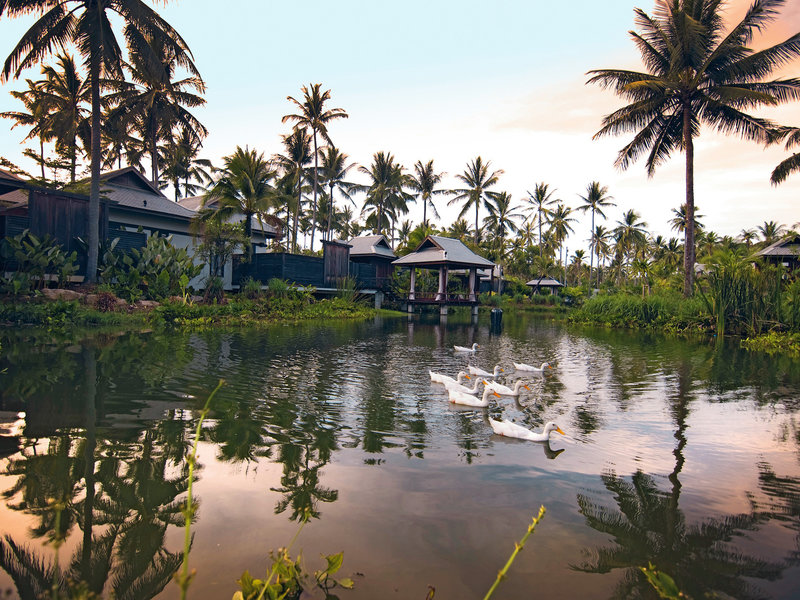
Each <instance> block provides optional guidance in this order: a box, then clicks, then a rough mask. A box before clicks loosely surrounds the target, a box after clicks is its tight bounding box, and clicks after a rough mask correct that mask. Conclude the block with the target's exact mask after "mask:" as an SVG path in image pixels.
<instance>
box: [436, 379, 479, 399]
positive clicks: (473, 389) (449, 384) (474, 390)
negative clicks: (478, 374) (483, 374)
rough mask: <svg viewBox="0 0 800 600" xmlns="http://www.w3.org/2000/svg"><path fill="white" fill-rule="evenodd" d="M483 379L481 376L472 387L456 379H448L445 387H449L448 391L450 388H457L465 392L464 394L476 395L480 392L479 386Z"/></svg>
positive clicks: (458, 390)
mask: <svg viewBox="0 0 800 600" xmlns="http://www.w3.org/2000/svg"><path fill="white" fill-rule="evenodd" d="M481 381H482V380H481V379H480V378H478V379H476V380H475V385H474V386H472V387H471V388H468V387H467V386H465V385H464V384H463V383H457V382H455V381H448V382H447V383H445V384H444V387H446V388H447V391H448V392H449V391H450V390H455V391H457V392H463V393H464V394H472V395H473V396H476V395H477V394H478V391H479V390H478V386H479V385H480V384H481Z"/></svg>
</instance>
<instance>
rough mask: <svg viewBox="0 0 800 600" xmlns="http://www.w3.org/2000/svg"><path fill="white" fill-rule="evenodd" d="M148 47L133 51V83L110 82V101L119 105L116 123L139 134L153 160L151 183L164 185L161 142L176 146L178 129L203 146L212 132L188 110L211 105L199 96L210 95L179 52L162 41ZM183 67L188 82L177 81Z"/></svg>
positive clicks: (155, 40) (148, 43) (148, 42)
mask: <svg viewBox="0 0 800 600" xmlns="http://www.w3.org/2000/svg"><path fill="white" fill-rule="evenodd" d="M145 42H146V45H144V46H142V47H140V48H136V49H131V53H130V63H129V64H127V68H128V71H130V75H131V79H132V80H133V81H132V82H123V81H110V82H108V87H109V88H110V89H111V90H113V91H112V93H110V94H108V96H106V101H107V102H109V103H111V104H112V105H117V107H116V109H115V110H114V111H112V115H111V117H112V118H121V119H122V120H123V121H126V122H128V123H129V124H130V125H131V126H132V127H134V128H135V129H137V130H138V131H139V134H140V135H141V137H142V142H143V149H144V151H145V152H146V153H147V154H149V155H150V178H151V180H152V183H153V185H154V186H158V185H159V181H160V180H159V155H160V153H159V142H161V141H166V142H167V143H170V142H173V132H174V130H175V128H176V127H178V128H179V130H180V131H181V132H182V133H187V132H188V133H191V134H192V137H194V138H195V140H194V141H195V143H198V144H199V141H200V139H202V138H204V137H205V136H206V135H207V134H208V131H207V130H206V128H205V127H204V126H203V124H202V123H200V121H198V120H197V118H195V117H194V115H192V114H191V113H190V112H189V111H188V110H187V108H186V107H189V108H196V107H198V106H202V105H203V104H205V103H206V101H205V100H204V99H203V98H202V97H201V96H199V95H198V94H195V93H193V91H194V92H198V93H200V94H202V93H203V92H205V83H204V82H203V80H202V78H201V77H200V74H199V73H198V71H197V69H195V68H194V65H192V64H191V62H189V63H186V61H184V60H183V59H182V57H181V56H180V55H178V54H177V53H176V51H175V49H174V48H173V47H172V46H171V45H169V44H166V43H165V42H164V40H163V39H161V38H158V37H156V38H152V39H149V38H148V39H145ZM178 67H188V68H189V76H188V77H185V78H183V79H180V80H178V81H173V78H174V76H175V71H176V70H177V68H178Z"/></svg>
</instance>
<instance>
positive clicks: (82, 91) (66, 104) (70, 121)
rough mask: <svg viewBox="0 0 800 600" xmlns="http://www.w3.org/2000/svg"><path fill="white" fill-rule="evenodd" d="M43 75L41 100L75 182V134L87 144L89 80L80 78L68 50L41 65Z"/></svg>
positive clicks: (71, 178) (59, 152)
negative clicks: (53, 61) (53, 62)
mask: <svg viewBox="0 0 800 600" xmlns="http://www.w3.org/2000/svg"><path fill="white" fill-rule="evenodd" d="M42 75H44V76H45V79H44V81H43V82H42V85H41V90H42V92H43V93H44V101H45V103H46V104H47V107H48V112H49V118H48V127H49V129H50V132H51V134H52V135H53V137H54V138H55V140H56V152H58V154H60V155H61V156H63V157H65V158H66V159H68V160H69V165H70V169H69V180H70V183H75V172H76V165H77V160H78V138H81V141H82V143H83V144H84V147H85V148H88V146H89V144H90V136H91V133H90V131H89V111H88V110H87V109H86V105H87V104H88V103H89V101H90V96H91V90H90V89H89V82H88V81H87V80H86V79H82V78H81V75H80V73H79V72H78V67H77V65H76V64H75V60H74V59H73V58H72V56H70V55H69V54H61V55H59V56H58V57H57V58H56V67H52V66H49V65H48V66H46V67H44V68H43V69H42Z"/></svg>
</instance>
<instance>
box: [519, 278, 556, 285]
mask: <svg viewBox="0 0 800 600" xmlns="http://www.w3.org/2000/svg"><path fill="white" fill-rule="evenodd" d="M525 285H529V286H531V287H564V284H563V283H561V282H560V281H558V280H557V279H553V278H552V277H540V278H539V279H531V280H530V281H529V282H528V283H526V284H525Z"/></svg>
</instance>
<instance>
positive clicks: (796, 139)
mask: <svg viewBox="0 0 800 600" xmlns="http://www.w3.org/2000/svg"><path fill="white" fill-rule="evenodd" d="M783 138H785V139H786V150H791V149H792V148H795V147H798V146H800V127H786V128H783V129H782V130H779V132H778V135H777V136H776V140H777V139H783ZM797 171H800V152H795V153H794V154H792V155H791V156H790V157H789V158H787V159H785V160H783V161H781V162H780V164H779V165H778V166H777V167H775V169H774V170H773V171H772V175H770V178H769V180H770V182H771V183H772V185H778V184H779V183H782V182H783V181H784V180H785V179H786V178H787V177H788V176H789V175H791V174H792V173H795V172H797Z"/></svg>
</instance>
